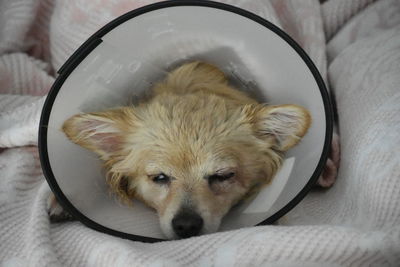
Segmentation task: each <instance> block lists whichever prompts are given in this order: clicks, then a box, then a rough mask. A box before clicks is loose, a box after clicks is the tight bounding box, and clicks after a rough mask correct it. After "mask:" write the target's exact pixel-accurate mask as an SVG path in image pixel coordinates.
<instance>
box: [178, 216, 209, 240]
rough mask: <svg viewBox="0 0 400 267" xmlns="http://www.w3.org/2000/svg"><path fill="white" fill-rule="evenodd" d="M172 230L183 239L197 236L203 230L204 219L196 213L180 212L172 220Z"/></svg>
mask: <svg viewBox="0 0 400 267" xmlns="http://www.w3.org/2000/svg"><path fill="white" fill-rule="evenodd" d="M172 228H173V229H174V232H175V233H176V234H177V235H178V236H179V237H181V238H187V237H191V236H195V235H198V234H199V233H200V231H201V228H203V219H202V218H201V217H200V216H199V215H198V214H197V213H194V212H187V211H184V212H180V213H178V214H177V215H176V216H175V217H174V218H173V219H172Z"/></svg>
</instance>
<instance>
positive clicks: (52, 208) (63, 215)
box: [47, 193, 73, 222]
mask: <svg viewBox="0 0 400 267" xmlns="http://www.w3.org/2000/svg"><path fill="white" fill-rule="evenodd" d="M47 212H48V214H49V217H50V221H51V222H62V221H69V220H73V217H72V216H71V214H69V213H68V212H66V211H65V210H64V209H63V207H62V206H61V205H60V203H58V201H57V199H56V197H55V196H54V194H53V193H51V194H50V196H49V198H48V199H47Z"/></svg>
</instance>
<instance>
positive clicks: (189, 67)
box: [155, 61, 228, 93]
mask: <svg viewBox="0 0 400 267" xmlns="http://www.w3.org/2000/svg"><path fill="white" fill-rule="evenodd" d="M227 82H228V80H227V78H226V76H225V74H224V73H223V72H222V71H221V70H220V69H218V68H217V67H216V66H214V65H211V64H208V63H204V62H200V61H195V62H191V63H187V64H184V65H182V66H180V67H178V68H176V69H175V70H173V71H172V72H171V73H170V74H169V75H168V76H167V78H166V80H165V81H164V82H163V83H162V84H161V86H160V89H162V90H164V89H165V87H167V88H169V89H170V90H173V91H175V92H176V93H179V92H180V91H182V92H184V93H186V92H187V91H188V90H191V89H198V88H204V87H209V86H210V85H225V84H227ZM157 88H158V87H157V86H156V88H155V91H157V90H158V89H157Z"/></svg>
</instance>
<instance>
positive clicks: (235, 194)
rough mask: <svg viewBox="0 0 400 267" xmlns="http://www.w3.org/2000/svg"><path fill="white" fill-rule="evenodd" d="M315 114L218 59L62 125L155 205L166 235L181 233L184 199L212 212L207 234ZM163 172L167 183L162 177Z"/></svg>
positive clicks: (128, 193)
mask: <svg viewBox="0 0 400 267" xmlns="http://www.w3.org/2000/svg"><path fill="white" fill-rule="evenodd" d="M310 122H311V118H310V115H309V113H308V111H307V110H306V109H304V108H302V107H300V106H296V105H279V106H267V105H264V104H259V103H257V102H256V101H255V100H254V99H252V98H250V97H249V96H247V95H246V94H245V93H243V92H241V91H238V90H236V89H234V88H232V87H230V86H229V84H228V81H227V78H226V76H225V75H224V73H222V72H221V71H220V70H219V69H218V68H216V67H215V66H213V65H210V64H207V63H203V62H192V63H187V64H184V65H182V66H180V67H178V68H177V69H175V70H173V71H172V72H171V73H170V74H169V75H168V76H167V77H166V78H165V80H163V81H162V82H160V83H158V84H157V85H156V86H155V87H154V88H153V94H152V96H151V97H150V98H149V99H147V100H144V101H143V102H142V103H140V104H139V105H137V106H130V107H121V108H116V109H113V110H108V111H103V112H97V113H87V114H79V115H76V116H73V117H71V118H70V119H68V120H67V121H66V122H65V123H64V125H63V131H64V132H65V134H66V135H67V136H68V138H69V139H71V141H73V142H74V143H76V144H78V145H80V146H82V147H85V148H87V149H90V150H92V151H94V152H95V153H97V154H98V155H99V156H100V157H101V159H102V160H104V166H105V169H106V170H107V173H108V174H107V181H108V184H109V185H110V188H111V190H113V191H114V192H115V193H117V195H118V196H119V197H120V199H121V200H123V201H124V202H126V203H129V202H130V200H131V199H132V198H136V199H139V200H141V201H143V202H144V203H146V204H147V205H148V206H150V207H152V208H154V209H155V210H156V211H157V212H158V214H159V217H160V225H161V228H162V230H163V232H164V233H165V235H166V236H167V237H168V238H176V237H177V235H176V234H175V233H174V231H173V229H172V226H171V220H172V219H173V218H174V216H175V215H176V214H177V213H178V212H179V211H180V210H181V209H182V208H185V209H190V210H193V211H194V212H196V213H197V214H199V215H200V216H201V218H202V219H203V220H204V226H203V228H202V230H201V232H200V233H199V234H204V233H210V232H214V231H216V230H217V229H218V227H219V224H220V221H221V219H222V218H223V216H224V215H225V214H226V213H227V212H228V211H229V209H230V208H231V207H232V206H233V205H234V204H236V203H237V202H238V201H239V200H241V199H242V198H244V197H246V196H247V195H248V194H250V192H251V193H252V192H254V191H257V189H259V188H260V187H261V186H263V185H265V184H268V183H269V182H270V181H271V179H272V178H273V177H274V175H275V173H276V171H277V170H278V169H279V167H280V166H281V162H282V157H283V153H284V152H285V151H287V150H288V149H289V148H291V147H293V146H294V145H296V144H297V143H298V142H299V141H300V139H301V138H302V137H303V136H304V135H305V133H306V131H307V129H308V128H309V126H310ZM161 173H162V174H165V175H166V176H168V177H169V179H170V180H169V182H168V183H166V184H159V183H156V182H154V181H153V180H154V177H157V175H159V174H161ZM232 173H233V176H232V177H230V178H229V179H226V180H223V181H216V182H212V181H209V179H211V178H210V177H211V176H212V175H215V174H218V175H225V176H226V175H228V174H232Z"/></svg>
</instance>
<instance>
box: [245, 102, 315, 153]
mask: <svg viewBox="0 0 400 267" xmlns="http://www.w3.org/2000/svg"><path fill="white" fill-rule="evenodd" d="M248 110H249V109H248ZM250 110H251V112H250V113H249V114H250V116H251V122H252V124H253V128H254V130H255V133H256V135H257V137H259V138H261V139H263V140H266V141H270V142H272V147H274V148H275V149H277V150H280V151H286V150H288V149H289V148H291V147H293V146H295V145H296V144H297V143H298V142H299V141H300V139H301V138H302V137H303V136H304V135H305V134H306V132H307V130H308V128H309V127H310V124H311V116H310V114H309V112H308V111H307V110H306V109H305V108H303V107H300V106H297V105H277V106H263V105H257V106H256V107H254V106H253V108H250Z"/></svg>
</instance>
